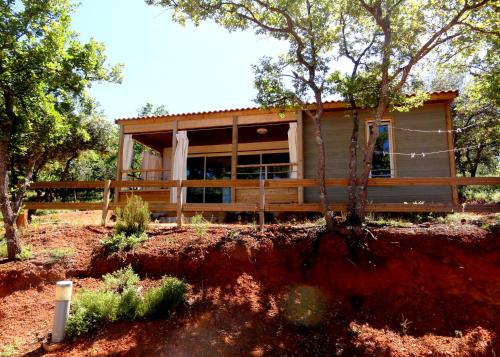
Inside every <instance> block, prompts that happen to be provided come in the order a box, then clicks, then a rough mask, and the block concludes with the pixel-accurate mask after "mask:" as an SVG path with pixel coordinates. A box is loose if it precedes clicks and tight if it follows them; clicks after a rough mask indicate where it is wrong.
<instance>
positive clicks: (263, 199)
mask: <svg viewBox="0 0 500 357" xmlns="http://www.w3.org/2000/svg"><path fill="white" fill-rule="evenodd" d="M264 183H265V180H264V179H262V178H261V179H260V181H259V226H260V230H261V231H263V230H264V223H265V222H264V209H265V205H266V190H265V188H264Z"/></svg>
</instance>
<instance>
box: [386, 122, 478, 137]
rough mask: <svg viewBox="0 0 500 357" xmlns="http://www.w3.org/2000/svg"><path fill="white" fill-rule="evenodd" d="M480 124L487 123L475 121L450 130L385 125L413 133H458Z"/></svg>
mask: <svg viewBox="0 0 500 357" xmlns="http://www.w3.org/2000/svg"><path fill="white" fill-rule="evenodd" d="M482 124H487V122H485V121H484V122H480V123H475V124H470V125H467V126H464V127H462V128H456V129H450V130H445V129H437V130H425V129H410V128H400V127H397V126H394V125H387V126H388V127H389V128H391V129H394V130H400V131H408V132H415V133H436V134H450V133H457V134H460V133H462V132H464V131H466V130H468V129H470V128H474V127H476V126H479V125H482Z"/></svg>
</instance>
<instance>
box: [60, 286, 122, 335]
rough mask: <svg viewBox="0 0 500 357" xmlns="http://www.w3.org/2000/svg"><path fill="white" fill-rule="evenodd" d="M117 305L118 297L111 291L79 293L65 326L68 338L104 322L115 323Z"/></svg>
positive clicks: (83, 291) (85, 291)
mask: <svg viewBox="0 0 500 357" xmlns="http://www.w3.org/2000/svg"><path fill="white" fill-rule="evenodd" d="M119 303H120V295H119V294H118V293H115V292H112V291H103V290H99V291H92V290H82V291H80V292H79V293H78V295H77V296H76V299H75V300H74V301H73V303H72V306H71V314H70V316H69V318H68V322H67V324H66V334H67V336H68V338H70V339H74V338H76V337H78V336H79V335H82V334H85V333H87V332H89V331H91V330H93V329H95V328H97V327H98V326H100V325H102V324H103V323H105V322H111V321H115V320H116V318H117V312H118V307H119Z"/></svg>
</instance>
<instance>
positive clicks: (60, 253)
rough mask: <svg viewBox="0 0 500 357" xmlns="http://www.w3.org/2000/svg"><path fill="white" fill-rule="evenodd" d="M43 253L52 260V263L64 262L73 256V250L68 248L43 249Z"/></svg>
mask: <svg viewBox="0 0 500 357" xmlns="http://www.w3.org/2000/svg"><path fill="white" fill-rule="evenodd" d="M44 253H45V254H47V255H48V256H49V257H50V258H51V259H52V261H57V260H64V259H66V258H68V257H70V256H72V255H73V254H75V252H74V251H73V249H71V248H70V247H60V248H51V249H45V250H44Z"/></svg>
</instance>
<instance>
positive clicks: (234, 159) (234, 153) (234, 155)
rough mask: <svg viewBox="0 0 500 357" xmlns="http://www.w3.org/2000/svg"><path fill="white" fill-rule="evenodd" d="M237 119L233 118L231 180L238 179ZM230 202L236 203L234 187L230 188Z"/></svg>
mask: <svg viewBox="0 0 500 357" xmlns="http://www.w3.org/2000/svg"><path fill="white" fill-rule="evenodd" d="M237 166H238V117H237V116H236V115H235V116H233V139H232V151H231V180H236V179H237V178H238V174H237V172H238V169H237ZM231 202H232V203H236V187H234V186H231Z"/></svg>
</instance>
